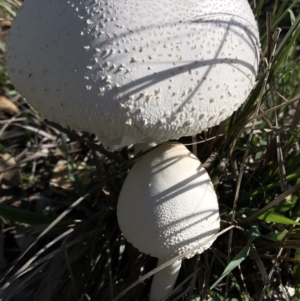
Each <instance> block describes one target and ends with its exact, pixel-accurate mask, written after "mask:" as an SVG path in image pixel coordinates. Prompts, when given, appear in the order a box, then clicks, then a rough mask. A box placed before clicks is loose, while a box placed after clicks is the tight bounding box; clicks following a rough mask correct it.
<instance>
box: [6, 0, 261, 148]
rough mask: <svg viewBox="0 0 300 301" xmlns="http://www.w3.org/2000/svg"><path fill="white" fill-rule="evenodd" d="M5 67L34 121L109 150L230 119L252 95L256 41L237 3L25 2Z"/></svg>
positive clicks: (248, 15)
mask: <svg viewBox="0 0 300 301" xmlns="http://www.w3.org/2000/svg"><path fill="white" fill-rule="evenodd" d="M6 59H7V66H8V70H9V74H10V76H11V78H12V81H13V83H14V85H15V86H16V89H17V90H18V91H19V92H20V93H21V94H22V96H23V97H25V98H26V99H27V101H28V102H29V104H31V105H32V106H33V107H34V108H35V109H37V110H38V111H40V113H41V114H42V116H43V117H45V118H47V119H49V120H51V121H54V122H57V123H60V124H62V125H64V126H69V127H70V128H72V129H81V130H85V131H88V132H91V133H95V134H96V135H98V137H99V138H100V140H101V141H102V142H103V143H104V144H107V145H108V146H110V147H112V148H117V147H121V146H124V145H128V144H132V143H133V144H136V143H144V142H156V143H160V142H163V141H167V140H169V139H177V138H179V137H181V136H187V135H194V134H197V133H199V132H201V131H202V130H203V129H207V128H209V127H211V126H214V125H217V124H219V123H220V122H221V121H223V120H224V119H226V118H227V117H228V116H230V115H231V114H232V113H233V111H235V110H236V109H237V108H238V107H239V106H240V105H241V104H242V103H243V102H244V101H245V99H246V98H247V96H248V94H249V92H250V91H251V89H252V87H253V86H254V83H255V78H256V74H257V67H258V61H259V36H258V30H257V25H256V21H255V19H254V16H253V13H252V11H251V8H250V6H249V3H248V1H247V0H238V1H233V0H189V1H183V0H159V1H158V0H152V1H150V2H149V0H128V1H116V0H108V1H99V0H72V1H67V0H57V1H51V0H26V1H25V2H24V4H23V6H22V8H21V9H20V11H19V12H18V15H17V17H16V19H15V21H14V23H13V26H12V29H11V32H10V37H9V39H8V43H7V56H6Z"/></svg>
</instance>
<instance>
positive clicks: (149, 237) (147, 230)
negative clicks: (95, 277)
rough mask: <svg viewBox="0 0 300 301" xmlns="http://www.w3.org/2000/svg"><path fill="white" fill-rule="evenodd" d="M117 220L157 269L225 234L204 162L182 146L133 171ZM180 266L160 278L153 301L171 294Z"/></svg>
mask: <svg viewBox="0 0 300 301" xmlns="http://www.w3.org/2000/svg"><path fill="white" fill-rule="evenodd" d="M117 216H118V222H119V226H120V228H121V230H122V232H123V233H124V236H125V237H126V239H127V240H128V241H129V242H130V243H132V244H133V246H135V247H136V248H137V249H139V250H140V251H141V252H144V253H146V254H149V255H151V256H154V257H157V258H159V261H158V265H160V264H162V263H164V262H165V261H167V260H170V259H172V258H174V257H175V256H177V255H179V254H182V253H184V252H185V251H188V250H190V249H192V248H194V247H195V246H197V245H199V248H198V249H197V250H196V251H194V252H193V253H192V254H189V255H188V257H192V256H194V255H195V254H196V253H198V254H200V253H202V252H203V251H204V250H206V249H208V248H209V247H210V246H211V244H212V243H213V241H214V239H211V240H210V241H208V242H205V243H204V244H202V245H201V243H203V242H204V241H207V240H208V239H209V238H211V237H212V236H213V235H215V234H216V233H217V232H218V231H219V228H220V219H219V208H218V202H217V196H216V193H215V191H214V188H213V185H212V183H211V180H210V178H209V176H208V174H207V172H206V170H205V169H204V168H203V167H202V165H201V163H200V161H199V160H198V159H197V157H195V156H194V155H193V154H192V153H191V152H190V151H189V150H188V149H187V148H186V147H184V146H183V145H182V144H179V143H166V144H162V145H160V146H158V147H157V148H155V149H153V150H151V151H150V152H148V153H147V154H145V155H144V156H142V158H141V159H139V161H137V163H136V164H135V165H134V166H133V167H132V169H131V171H130V173H129V175H128V176H127V178H126V180H125V182H124V185H123V187H122V190H121V193H120V196H119V201H118V207H117ZM180 266H181V260H179V261H176V262H174V263H173V264H171V265H169V266H167V267H166V268H164V269H163V270H161V271H160V272H158V273H157V274H155V276H154V279H153V283H152V287H151V292H150V300H151V301H160V300H161V299H163V298H165V297H166V296H167V295H168V294H169V293H170V292H172V289H173V286H174V284H175V282H176V279H177V275H178V273H179V270H180Z"/></svg>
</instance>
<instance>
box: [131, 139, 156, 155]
mask: <svg viewBox="0 0 300 301" xmlns="http://www.w3.org/2000/svg"><path fill="white" fill-rule="evenodd" d="M156 145H157V144H156V143H155V142H148V143H137V144H135V145H134V156H136V155H137V154H139V153H140V152H145V151H147V150H148V149H150V148H152V147H154V146H156Z"/></svg>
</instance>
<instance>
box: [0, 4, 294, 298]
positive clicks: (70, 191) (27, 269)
mask: <svg viewBox="0 0 300 301" xmlns="http://www.w3.org/2000/svg"><path fill="white" fill-rule="evenodd" d="M251 4H252V7H253V8H254V11H255V14H256V16H257V18H258V23H259V27H260V34H261V44H262V49H261V51H262V58H261V64H260V73H259V77H258V82H257V86H256V87H255V89H254V90H253V91H252V93H251V95H250V96H249V98H248V100H247V101H246V103H245V104H244V105H243V107H242V108H240V109H239V110H238V111H237V112H236V113H234V114H233V116H232V117H231V118H230V119H229V120H227V121H226V122H223V123H222V124H221V125H219V126H218V127H215V128H212V129H210V130H209V131H208V132H205V133H200V134H199V135H197V137H196V140H197V142H198V143H197V144H196V145H194V146H192V145H191V143H192V138H191V137H184V138H182V139H180V142H182V143H184V144H186V145H187V147H189V148H190V150H193V151H194V152H196V153H197V154H198V157H199V159H200V160H201V161H202V162H205V166H206V167H207V170H208V172H209V174H210V176H211V178H212V179H213V182H214V184H215V188H216V191H217V194H218V197H219V202H220V213H221V219H222V224H221V230H224V231H225V232H224V233H223V234H222V235H220V236H219V237H218V238H217V240H216V241H215V243H214V244H213V246H212V247H211V249H210V250H208V251H206V252H205V253H204V254H201V256H200V255H198V256H195V257H194V258H192V259H190V260H185V261H184V263H183V268H182V269H181V272H180V275H179V279H178V281H177V290H176V292H174V294H173V296H172V297H170V299H169V300H173V301H175V300H186V301H191V300H192V301H200V300H214V301H216V300H231V301H234V300H258V301H260V300H293V301H296V300H300V265H299V264H300V201H299V191H300V190H299V188H300V146H299V137H300V128H299V124H300V104H299V101H298V100H299V95H300V67H299V51H300V48H299V33H300V18H299V12H300V3H299V1H292V0H289V1H286V0H280V1H275V0H269V1H267V0H256V1H251ZM20 5H21V2H20V1H19V0H0V181H1V182H0V185H1V188H0V189H1V190H0V219H1V232H0V277H1V278H2V280H1V290H0V299H1V298H2V300H5V301H8V300H14V301H27V300H28V301H29V300H35V301H39V300H43V301H46V300H53V301H57V300H60V301H64V300H66V301H73V300H76V301H77V300H126V301H130V300H141V301H142V300H147V294H148V292H149V288H150V280H151V278H149V274H147V273H149V272H150V271H151V270H152V269H153V268H155V265H156V260H155V259H154V258H151V257H149V256H146V255H144V254H141V253H139V252H138V251H137V250H136V249H134V248H133V247H132V246H131V245H130V244H128V243H127V242H126V240H125V239H124V237H123V236H122V234H121V232H120V230H119V228H118V223H117V219H116V203H117V199H118V194H119V191H120V188H121V186H122V183H123V181H124V178H125V177H126V174H127V172H128V169H129V168H130V166H131V165H132V159H130V157H131V152H132V149H131V148H130V147H126V148H124V149H123V150H121V151H119V152H109V151H107V150H106V149H105V148H103V147H102V146H101V145H99V143H98V142H97V141H96V140H95V138H94V137H93V136H92V135H90V134H88V133H82V132H73V131H68V130H66V129H62V128H60V126H59V125H56V124H52V123H47V122H45V121H43V120H42V119H41V118H40V116H39V115H38V113H37V112H34V111H33V110H32V109H31V108H30V107H29V106H28V105H27V103H26V102H25V101H24V100H23V99H22V98H21V96H20V95H19V94H18V93H17V92H16V91H15V90H14V87H13V85H12V83H11V82H10V80H9V77H8V74H7V71H6V68H5V60H4V52H5V38H6V35H7V32H8V31H9V29H10V26H11V22H12V20H13V17H14V16H15V13H16V11H17V9H18V8H19V7H20ZM45 13H46V12H45ZM54 22H55V20H54ZM279 29H280V30H281V32H280V34H279ZM278 34H279V35H278ZM33 47H34V45H33ZM232 225H233V226H234V227H233V228H231V229H229V227H230V226H232ZM226 267H227V268H226ZM225 268H226V271H227V273H225V274H224V269H225ZM217 280H218V281H219V283H217V284H216V281H217ZM291 289H292V290H293V289H294V296H293V297H292V296H291V295H290V291H289V290H291ZM120 294H121V295H120Z"/></svg>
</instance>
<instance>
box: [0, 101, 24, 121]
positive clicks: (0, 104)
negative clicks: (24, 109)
mask: <svg viewBox="0 0 300 301" xmlns="http://www.w3.org/2000/svg"><path fill="white" fill-rule="evenodd" d="M19 113H20V110H19V108H18V107H17V106H16V105H15V104H14V103H13V102H12V101H11V100H9V99H8V98H7V97H5V96H0V119H8V118H10V117H11V116H14V115H17V114H19Z"/></svg>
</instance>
